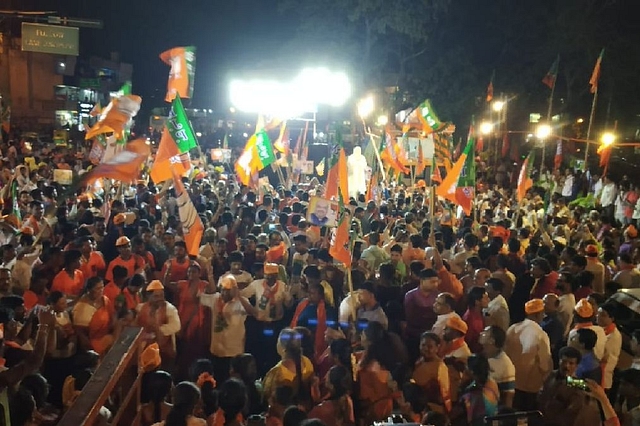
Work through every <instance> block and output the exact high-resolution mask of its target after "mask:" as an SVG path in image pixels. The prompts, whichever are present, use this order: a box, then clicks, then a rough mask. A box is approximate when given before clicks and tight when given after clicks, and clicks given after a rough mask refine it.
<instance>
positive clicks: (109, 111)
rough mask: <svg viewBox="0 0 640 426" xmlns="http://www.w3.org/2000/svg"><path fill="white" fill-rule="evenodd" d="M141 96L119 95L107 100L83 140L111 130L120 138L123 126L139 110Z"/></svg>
mask: <svg viewBox="0 0 640 426" xmlns="http://www.w3.org/2000/svg"><path fill="white" fill-rule="evenodd" d="M141 103H142V98H141V97H140V96H136V95H126V96H120V97H119V98H114V99H112V100H111V102H109V105H107V107H106V108H104V109H103V110H102V113H101V114H100V119H99V120H98V122H97V123H96V124H95V125H94V126H93V127H92V128H91V129H89V131H88V132H87V134H86V135H85V137H84V138H85V140H90V139H93V138H95V137H96V136H98V135H101V134H103V133H109V132H113V133H114V134H115V136H116V138H118V139H121V138H122V137H123V135H124V128H125V126H126V125H127V123H128V122H129V120H131V119H132V118H133V117H135V116H136V114H137V113H138V111H140V104H141Z"/></svg>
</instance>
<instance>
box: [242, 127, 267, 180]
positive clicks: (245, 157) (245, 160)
mask: <svg viewBox="0 0 640 426" xmlns="http://www.w3.org/2000/svg"><path fill="white" fill-rule="evenodd" d="M274 161H276V156H275V154H274V152H273V148H272V146H271V141H270V140H269V135H267V132H266V131H264V130H261V131H259V132H258V133H254V134H253V135H252V136H251V137H250V138H249V140H248V141H247V144H246V145H245V147H244V151H243V152H242V154H241V155H240V157H239V158H238V160H237V161H236V165H235V170H236V176H237V177H238V180H239V181H240V182H241V183H242V184H244V185H249V184H250V183H251V181H252V177H254V176H257V174H258V173H259V172H260V170H262V169H264V168H265V167H267V166H269V165H270V164H271V163H273V162H274Z"/></svg>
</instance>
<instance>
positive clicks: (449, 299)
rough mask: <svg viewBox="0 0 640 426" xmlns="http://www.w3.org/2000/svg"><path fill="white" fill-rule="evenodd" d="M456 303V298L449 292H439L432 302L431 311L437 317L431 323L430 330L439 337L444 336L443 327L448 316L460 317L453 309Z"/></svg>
mask: <svg viewBox="0 0 640 426" xmlns="http://www.w3.org/2000/svg"><path fill="white" fill-rule="evenodd" d="M456 303H457V302H456V299H455V297H454V296H453V294H451V293H440V294H439V295H438V297H436V300H435V301H434V302H433V312H435V313H436V315H438V318H437V319H436V322H435V324H433V327H432V328H431V331H432V332H434V333H435V334H437V335H438V337H440V338H441V339H442V338H443V337H444V329H445V327H446V326H447V321H448V320H449V318H451V317H456V318H458V319H462V318H460V316H459V315H458V314H457V313H456V312H455V311H454V309H455V307H456Z"/></svg>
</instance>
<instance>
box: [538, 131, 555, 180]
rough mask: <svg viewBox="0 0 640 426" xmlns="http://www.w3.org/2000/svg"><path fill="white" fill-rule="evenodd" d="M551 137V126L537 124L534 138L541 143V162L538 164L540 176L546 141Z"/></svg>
mask: <svg viewBox="0 0 640 426" xmlns="http://www.w3.org/2000/svg"><path fill="white" fill-rule="evenodd" d="M549 136H551V126H550V125H548V124H545V123H542V124H539V125H538V127H537V128H536V137H537V138H538V139H540V140H541V141H542V161H541V162H540V176H542V169H543V167H544V158H545V155H546V152H547V141H546V139H547V138H548V137H549Z"/></svg>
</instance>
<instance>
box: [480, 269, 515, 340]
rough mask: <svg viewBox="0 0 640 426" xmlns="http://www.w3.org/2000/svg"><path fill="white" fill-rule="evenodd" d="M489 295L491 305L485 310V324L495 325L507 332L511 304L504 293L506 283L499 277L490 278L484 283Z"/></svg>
mask: <svg viewBox="0 0 640 426" xmlns="http://www.w3.org/2000/svg"><path fill="white" fill-rule="evenodd" d="M484 288H485V289H486V290H487V294H488V295H489V299H491V300H490V301H489V305H488V306H487V308H486V309H485V310H484V315H485V319H484V320H485V321H484V323H485V325H495V326H496V327H500V328H501V329H502V331H504V332H506V331H507V329H508V328H509V318H510V317H509V305H508V304H507V301H506V300H505V298H504V296H503V295H502V291H503V289H504V283H503V282H502V281H501V280H499V279H498V278H489V279H488V280H487V282H486V283H485V284H484Z"/></svg>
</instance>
